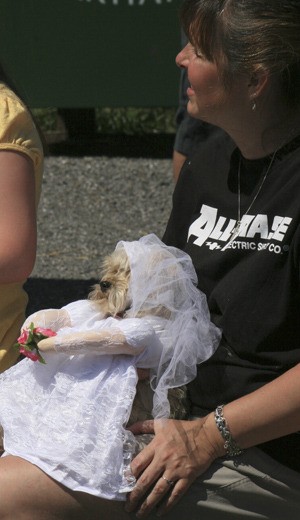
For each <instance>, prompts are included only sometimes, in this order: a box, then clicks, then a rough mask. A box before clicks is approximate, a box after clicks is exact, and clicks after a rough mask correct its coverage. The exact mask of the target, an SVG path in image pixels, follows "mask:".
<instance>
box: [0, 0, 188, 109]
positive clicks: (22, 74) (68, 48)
mask: <svg viewBox="0 0 300 520" xmlns="http://www.w3.org/2000/svg"><path fill="white" fill-rule="evenodd" d="M180 4H181V0H0V59H1V61H2V62H3V64H4V66H5V67H6V69H7V70H8V72H9V73H10V74H11V76H12V78H13V79H14V80H15V82H16V84H17V86H18V88H19V90H20V92H21V94H22V95H24V96H25V98H26V100H27V102H28V104H29V105H30V106H31V107H35V108H42V107H51V106H52V107H66V108H67V107H70V108H76V107H82V108H84V107H93V106H94V107H96V106H110V107H122V106H137V107H146V106H148V107H151V106H176V105H177V102H178V82H179V71H178V70H177V67H176V66H175V61H174V60H175V56H176V53H177V52H178V50H179V49H180V28H179V21H178V9H179V6H180Z"/></svg>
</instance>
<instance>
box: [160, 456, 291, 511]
mask: <svg viewBox="0 0 300 520" xmlns="http://www.w3.org/2000/svg"><path fill="white" fill-rule="evenodd" d="M184 511H188V513H189V520H200V519H201V520H203V519H205V520H250V519H251V520H262V519H264V520H285V519H287V520H299V518H300V474H299V473H297V472H295V471H293V470H290V469H289V468H286V467H285V466H283V465H282V464H279V463H277V462H276V461H274V460H273V459H272V458H271V457H269V456H268V455H266V454H264V453H263V452H262V451H261V450H259V449H256V448H253V449H249V450H247V451H246V452H245V453H244V454H243V455H242V456H240V457H239V459H238V460H237V461H233V460H227V459H224V460H220V461H218V462H216V463H215V464H213V466H212V467H211V468H210V470H209V471H208V472H206V473H205V475H203V476H202V477H199V478H198V479H197V480H196V481H195V482H194V484H193V485H192V486H191V488H190V489H189V491H188V492H187V494H186V495H185V496H183V498H182V500H181V501H180V502H179V503H178V504H177V506H176V508H175V509H174V511H172V514H171V513H170V519H172V520H179V519H182V518H184ZM166 518H168V517H166Z"/></svg>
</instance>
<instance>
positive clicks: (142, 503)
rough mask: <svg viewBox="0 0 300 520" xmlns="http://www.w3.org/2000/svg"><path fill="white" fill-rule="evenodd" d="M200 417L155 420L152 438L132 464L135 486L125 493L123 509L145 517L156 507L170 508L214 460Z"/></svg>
mask: <svg viewBox="0 0 300 520" xmlns="http://www.w3.org/2000/svg"><path fill="white" fill-rule="evenodd" d="M203 422H204V421H203V420H197V421H174V420H167V421H166V420H156V421H154V429H155V437H154V439H153V441H152V442H151V443H150V444H149V445H148V446H147V447H146V448H145V449H144V450H142V451H141V453H140V454H139V455H138V456H137V457H135V459H134V460H133V461H132V463H131V467H132V471H133V473H134V475H135V476H136V477H138V476H139V478H138V480H137V485H136V487H135V488H134V490H133V491H132V492H131V493H130V494H129V495H128V499H127V503H126V507H125V509H126V511H128V512H132V511H135V510H137V516H138V517H139V518H144V517H146V516H148V514H149V513H150V512H151V511H152V510H153V509H154V508H158V510H157V513H159V514H160V515H162V514H164V513H165V512H167V511H169V510H170V509H171V508H172V507H173V506H174V505H175V504H176V503H177V502H178V501H179V500H180V498H181V497H182V496H183V495H184V493H185V492H186V491H187V489H188V488H189V487H190V485H191V484H192V482H193V481H194V480H195V479H196V477H197V476H198V475H200V474H201V473H203V472H204V471H205V470H206V469H207V468H208V467H209V466H210V464H211V462H212V461H213V460H214V457H213V456H212V455H211V453H210V450H209V449H207V447H206V446H205V443H207V439H206V437H205V435H203V434H202V426H203Z"/></svg>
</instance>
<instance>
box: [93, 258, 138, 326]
mask: <svg viewBox="0 0 300 520" xmlns="http://www.w3.org/2000/svg"><path fill="white" fill-rule="evenodd" d="M129 279H130V267H129V262H128V258H127V255H126V253H125V251H124V250H123V249H117V250H116V251H114V252H113V253H112V254H111V255H109V256H107V257H106V258H105V259H104V262H103V264H102V270H101V278H100V282H99V284H96V285H94V287H93V291H92V292H91V293H90V294H89V299H90V300H93V301H95V302H97V303H99V305H100V308H101V310H102V311H103V312H104V313H105V314H106V315H111V316H115V315H116V314H118V313H123V312H124V311H125V310H126V309H128V308H129V307H130V300H129V298H128V287H129Z"/></svg>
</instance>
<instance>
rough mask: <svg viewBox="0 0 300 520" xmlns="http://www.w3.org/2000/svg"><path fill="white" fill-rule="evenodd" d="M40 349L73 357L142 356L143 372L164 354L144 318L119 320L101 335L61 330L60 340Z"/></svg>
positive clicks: (54, 339)
mask: <svg viewBox="0 0 300 520" xmlns="http://www.w3.org/2000/svg"><path fill="white" fill-rule="evenodd" d="M112 319H113V318H108V320H112ZM38 347H39V349H40V350H41V351H42V352H51V351H55V352H62V353H67V354H72V355H73V354H87V355H88V354H99V355H103V354H113V355H116V354H128V355H131V356H139V355H141V357H139V358H138V360H137V366H139V367H141V368H149V367H150V366H153V364H156V363H157V362H158V361H157V360H158V359H159V356H160V352H161V346H160V342H159V341H158V339H157V336H156V332H155V330H154V328H153V326H152V325H151V323H149V322H148V321H146V320H144V319H141V318H130V319H124V320H115V323H114V324H113V325H112V324H111V323H110V325H109V326H107V328H105V327H103V328H101V329H100V330H98V331H96V330H74V331H72V328H66V329H65V330H64V329H61V330H60V331H59V332H58V334H57V335H56V336H53V337H50V338H47V339H43V340H41V341H40V342H39V344H38ZM148 347H149V348H148ZM147 351H149V352H148V354H147ZM144 353H145V355H143V354H144Z"/></svg>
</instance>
